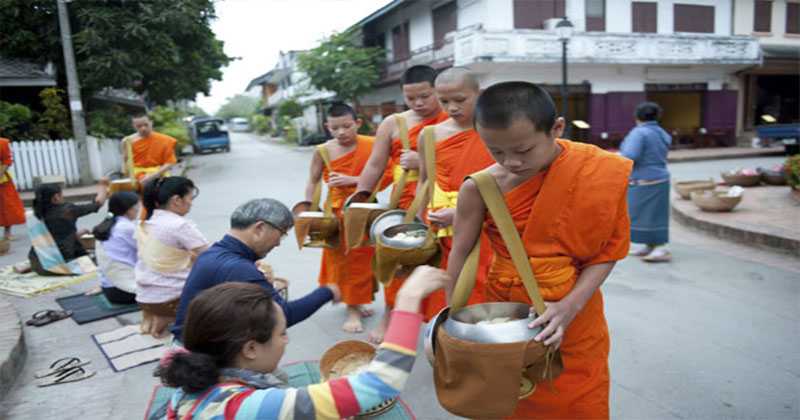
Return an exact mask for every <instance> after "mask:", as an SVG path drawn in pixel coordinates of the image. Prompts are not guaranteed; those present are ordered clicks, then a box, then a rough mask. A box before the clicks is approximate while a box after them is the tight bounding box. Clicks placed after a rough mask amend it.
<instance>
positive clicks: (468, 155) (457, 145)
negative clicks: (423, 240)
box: [423, 129, 495, 321]
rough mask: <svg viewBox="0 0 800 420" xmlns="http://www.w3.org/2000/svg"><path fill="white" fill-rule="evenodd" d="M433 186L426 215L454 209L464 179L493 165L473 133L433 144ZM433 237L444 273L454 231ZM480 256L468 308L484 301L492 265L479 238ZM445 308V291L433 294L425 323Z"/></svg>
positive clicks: (425, 308) (425, 310) (486, 246)
mask: <svg viewBox="0 0 800 420" xmlns="http://www.w3.org/2000/svg"><path fill="white" fill-rule="evenodd" d="M435 157H436V185H435V187H434V193H433V198H432V199H431V202H430V204H429V205H428V210H429V211H436V210H441V209H446V208H452V209H455V208H456V204H457V202H458V191H459V189H461V184H462V183H463V182H464V178H466V177H467V176H468V175H470V174H472V173H474V172H478V171H481V170H483V169H486V168H488V167H489V166H491V165H493V164H494V163H495V161H494V158H493V157H492V155H491V154H490V153H489V151H488V150H487V149H486V146H485V145H484V144H483V141H481V138H480V136H479V135H478V132H477V131H475V129H469V130H464V131H461V132H458V133H456V134H453V135H452V136H450V137H448V138H446V139H442V140H438V141H437V142H436V152H435ZM436 236H437V237H438V239H439V245H440V249H441V250H442V259H441V265H440V267H441V268H442V269H443V270H446V269H447V260H448V258H449V257H450V250H451V249H453V227H452V226H448V227H446V228H442V229H438V230H437V232H436ZM481 241H482V242H481V254H480V260H479V263H478V270H477V273H476V278H475V288H474V289H473V291H472V295H471V296H470V299H469V302H468V303H469V304H476V303H481V302H483V301H484V288H485V284H486V276H487V274H488V272H489V265H490V264H491V262H492V249H491V247H490V246H489V243H488V238H487V236H486V235H485V234H482V235H481ZM445 306H447V300H446V297H445V293H444V290H439V291H437V292H434V293H432V294H431V295H430V296H428V298H427V299H425V301H424V303H423V315H424V317H425V320H426V321H427V320H430V319H431V318H433V317H434V316H436V314H438V313H439V311H441V310H442V309H444V307H445Z"/></svg>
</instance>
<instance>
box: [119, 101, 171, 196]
mask: <svg viewBox="0 0 800 420" xmlns="http://www.w3.org/2000/svg"><path fill="white" fill-rule="evenodd" d="M132 122H133V128H135V129H136V133H135V134H133V135H131V136H128V137H126V138H125V139H123V142H122V156H123V158H124V162H126V164H125V165H124V167H125V170H126V171H127V172H128V176H132V177H134V178H136V180H137V181H139V184H140V185H144V184H146V183H147V182H149V181H150V180H152V179H157V178H160V177H162V176H169V170H170V169H171V168H172V167H173V166H175V164H176V163H177V162H178V159H177V158H176V157H175V145H176V144H177V143H178V141H177V140H175V138H173V137H170V136H168V135H166V134H161V133H159V132H156V131H153V122H152V121H150V118H149V117H148V116H147V115H137V116H134V117H133V119H132ZM129 152H132V153H131V154H129Z"/></svg>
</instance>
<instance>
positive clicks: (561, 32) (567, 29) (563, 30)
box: [556, 16, 575, 137]
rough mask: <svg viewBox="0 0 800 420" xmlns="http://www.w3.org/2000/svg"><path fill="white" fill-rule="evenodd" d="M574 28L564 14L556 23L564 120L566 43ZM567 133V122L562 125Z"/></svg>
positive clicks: (565, 104) (565, 111)
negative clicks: (559, 49) (559, 42)
mask: <svg viewBox="0 0 800 420" xmlns="http://www.w3.org/2000/svg"><path fill="white" fill-rule="evenodd" d="M574 29H575V27H574V26H573V25H572V22H570V21H569V19H567V17H566V16H564V17H563V18H562V19H561V21H560V22H558V23H557V24H556V34H557V35H558V40H559V41H561V116H562V117H564V120H566V119H567V43H568V42H569V40H570V38H572V33H573V32H574ZM569 133H570V126H569V123H567V124H566V127H564V137H569Z"/></svg>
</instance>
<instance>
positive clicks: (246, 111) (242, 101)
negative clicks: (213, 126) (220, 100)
mask: <svg viewBox="0 0 800 420" xmlns="http://www.w3.org/2000/svg"><path fill="white" fill-rule="evenodd" d="M258 103H259V100H258V98H254V97H252V96H247V95H236V96H233V97H230V98H228V102H226V103H225V104H224V105H222V106H221V107H220V108H219V111H217V114H216V116H217V117H218V118H222V119H224V120H229V119H231V118H235V117H242V118H249V117H250V116H251V115H253V114H255V113H256V111H258Z"/></svg>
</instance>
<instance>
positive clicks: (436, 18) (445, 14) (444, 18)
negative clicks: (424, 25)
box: [433, 1, 458, 50]
mask: <svg viewBox="0 0 800 420" xmlns="http://www.w3.org/2000/svg"><path fill="white" fill-rule="evenodd" d="M457 19H458V5H457V4H456V2H455V1H451V2H450V3H447V4H445V5H443V6H440V7H437V8H435V9H433V47H434V48H436V49H437V50H438V49H439V48H442V46H443V45H444V36H445V35H447V34H448V33H449V32H452V31H455V30H456V29H458V20H457Z"/></svg>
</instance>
